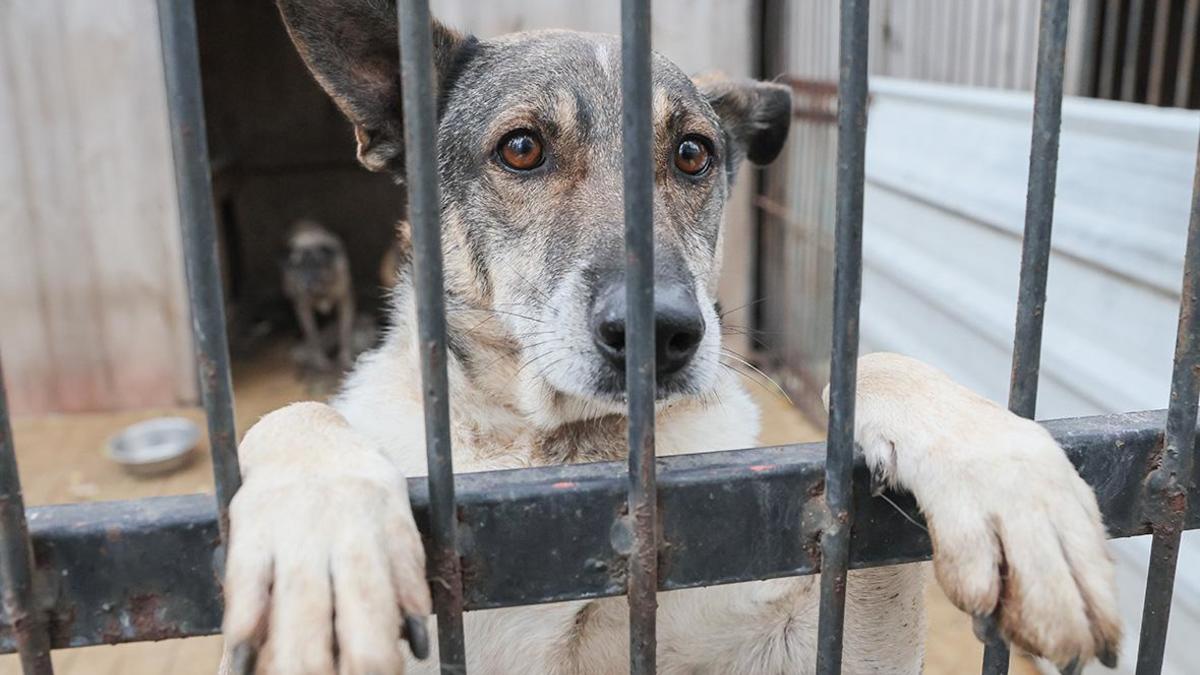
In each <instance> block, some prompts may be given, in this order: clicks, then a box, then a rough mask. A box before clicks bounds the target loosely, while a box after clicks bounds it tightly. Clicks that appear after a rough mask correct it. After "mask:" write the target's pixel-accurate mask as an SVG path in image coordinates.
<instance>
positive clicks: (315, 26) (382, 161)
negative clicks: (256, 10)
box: [276, 0, 473, 175]
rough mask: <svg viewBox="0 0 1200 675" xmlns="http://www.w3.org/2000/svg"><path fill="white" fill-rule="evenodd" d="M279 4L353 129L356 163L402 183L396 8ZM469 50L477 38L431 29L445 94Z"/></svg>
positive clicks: (373, 0)
mask: <svg viewBox="0 0 1200 675" xmlns="http://www.w3.org/2000/svg"><path fill="white" fill-rule="evenodd" d="M276 2H277V4H278V5H279V12H280V14H281V15H282V16H283V22H284V25H285V26H286V27H287V31H288V35H289V36H291V38H292V42H293V43H295V45H296V49H297V51H299V52H300V57H301V58H302V59H304V63H305V65H307V66H308V69H309V70H310V71H312V74H313V76H314V77H316V79H317V82H318V83H319V84H320V85H321V87H322V88H323V89H324V90H325V91H326V92H327V93H328V94H329V96H330V97H331V98H332V99H333V101H334V103H336V104H337V106H338V108H340V109H341V111H342V112H343V113H345V115H346V117H348V118H349V119H350V122H351V123H352V124H353V125H354V137H355V139H356V140H357V141H358V160H359V161H360V162H362V164H363V166H365V167H367V168H368V169H370V170H372V171H389V172H391V173H393V174H396V175H401V174H402V173H403V171H404V125H403V120H402V119H401V110H400V108H401V104H400V77H399V69H400V52H399V48H398V47H397V45H396V32H397V31H396V3H395V0H276ZM469 44H473V40H472V39H471V38H469V37H467V36H464V35H461V34H459V33H457V32H455V31H453V30H450V29H449V28H447V27H445V26H443V25H442V24H440V23H438V22H437V21H434V22H433V68H434V71H435V72H434V76H435V83H436V86H437V87H438V90H439V91H440V90H441V89H442V88H443V87H444V86H446V84H447V82H446V80H447V79H448V78H449V77H450V74H451V72H452V71H453V70H454V69H455V67H456V63H457V62H458V61H459V60H460V59H461V58H462V53H463V51H464V47H465V46H466V45H469ZM434 95H435V96H436V95H438V94H437V92H435V94H434Z"/></svg>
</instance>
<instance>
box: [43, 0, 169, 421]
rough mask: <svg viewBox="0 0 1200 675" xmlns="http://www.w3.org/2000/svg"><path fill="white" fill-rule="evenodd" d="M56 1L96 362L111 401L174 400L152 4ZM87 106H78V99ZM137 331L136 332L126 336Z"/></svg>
mask: <svg viewBox="0 0 1200 675" xmlns="http://www.w3.org/2000/svg"><path fill="white" fill-rule="evenodd" d="M60 4H61V5H62V6H63V9H64V11H63V14H62V16H63V19H64V22H63V25H62V32H63V34H64V36H66V39H65V44H66V46H67V51H66V58H67V59H68V60H69V65H68V68H67V82H68V86H69V87H70V89H71V90H72V92H73V95H74V97H75V101H76V105H74V106H71V107H70V109H69V111H68V112H69V114H70V115H71V125H72V127H73V128H74V129H76V130H77V133H76V136H75V138H76V147H75V154H76V157H77V164H78V166H79V171H80V184H79V186H78V188H77V194H78V198H79V200H80V202H81V204H82V206H83V211H84V213H85V218H86V220H85V226H86V228H87V230H88V231H89V232H90V234H91V236H90V237H88V238H87V241H88V242H89V243H90V250H89V251H88V252H87V253H88V255H89V257H90V258H91V261H92V265H93V269H94V273H95V279H96V283H97V284H98V286H99V288H100V289H102V292H101V294H99V297H98V298H97V299H96V301H97V302H98V303H99V309H98V312H97V315H98V318H99V323H100V330H101V332H102V334H103V341H102V345H103V347H104V353H103V357H102V358H103V359H104V361H105V362H106V363H108V364H110V378H111V387H112V390H111V393H110V396H111V399H110V401H109V402H108V405H104V402H97V403H99V404H100V405H99V406H97V407H111V408H118V409H125V408H137V407H144V406H150V405H164V404H170V403H174V402H175V400H176V397H177V392H178V391H179V385H180V384H183V383H189V384H190V382H189V381H190V373H189V372H188V371H187V369H186V368H184V367H181V366H186V365H188V364H190V363H191V358H190V354H189V353H188V352H187V351H185V349H186V345H187V344H188V343H187V341H185V340H182V339H181V334H182V335H186V332H187V313H186V311H187V310H186V305H185V302H184V299H183V288H182V285H183V284H182V282H183V270H182V269H181V267H180V262H181V253H180V249H179V242H178V237H179V234H178V233H179V225H178V210H177V205H176V201H175V185H174V180H173V178H172V173H171V171H170V157H171V148H170V142H169V140H168V135H167V133H168V132H167V126H166V108H165V104H166V99H165V95H164V93H163V90H162V84H161V82H162V79H161V78H162V75H161V72H162V71H161V60H160V58H159V54H158V42H157V40H156V39H154V38H155V37H156V36H157V16H156V13H155V9H154V5H153V3H151V2H143V1H131V0H123V1H121V2H112V3H95V2H91V1H90V0H68V1H66V2H63V3H60ZM84 102H86V104H84ZM130 336H137V339H129V338H130Z"/></svg>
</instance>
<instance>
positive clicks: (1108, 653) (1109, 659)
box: [1096, 645, 1117, 668]
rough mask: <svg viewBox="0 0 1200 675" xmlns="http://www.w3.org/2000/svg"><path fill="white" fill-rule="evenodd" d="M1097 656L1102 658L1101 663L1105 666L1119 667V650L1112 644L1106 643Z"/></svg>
mask: <svg viewBox="0 0 1200 675" xmlns="http://www.w3.org/2000/svg"><path fill="white" fill-rule="evenodd" d="M1096 658H1097V659H1099V660H1100V663H1101V664H1102V665H1103V666H1104V667H1105V668H1116V667H1117V650H1116V649H1115V648H1114V647H1113V646H1112V645H1104V648H1103V649H1101V650H1100V653H1099V654H1097V655H1096Z"/></svg>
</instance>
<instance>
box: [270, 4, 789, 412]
mask: <svg viewBox="0 0 1200 675" xmlns="http://www.w3.org/2000/svg"><path fill="white" fill-rule="evenodd" d="M279 4H280V8H281V10H282V13H283V17H284V19H285V22H286V23H287V25H288V29H289V32H290V34H291V36H292V39H293V41H294V42H295V43H296V45H297V48H298V49H299V51H300V54H301V56H302V57H303V58H304V60H305V62H306V63H307V64H308V66H309V68H310V69H311V70H312V71H313V73H314V75H315V76H316V78H317V80H318V81H319V82H320V83H321V85H322V86H323V87H324V88H325V90H326V91H327V92H328V93H329V94H330V95H331V96H332V97H333V99H334V101H335V102H336V103H337V105H338V107H339V108H341V110H342V111H343V112H344V113H345V114H346V116H347V117H349V119H350V121H351V123H352V124H353V125H354V131H355V137H356V138H357V140H358V157H359V160H360V161H361V162H362V163H363V165H364V166H366V167H367V168H369V169H371V170H374V171H385V172H390V173H392V174H394V175H395V176H397V178H398V179H402V178H403V171H404V166H403V165H404V145H403V122H402V118H401V104H400V82H399V79H398V67H399V66H398V51H397V46H396V35H397V30H396V18H395V8H394V6H393V3H391V2H386V1H372V0H279ZM713 29H714V30H719V27H716V26H714V27H713ZM433 31H434V42H433V44H434V55H433V56H434V69H435V78H436V82H437V92H436V96H437V97H438V101H437V107H438V114H439V131H438V155H439V167H440V178H441V198H442V214H441V216H442V227H443V250H444V254H445V269H446V291H447V304H448V307H449V309H450V312H451V313H450V315H449V319H450V325H451V331H452V334H451V343H452V347H453V346H454V343H455V342H456V340H457V341H458V342H459V344H460V345H461V344H462V341H465V340H469V339H473V338H474V337H475V336H478V335H482V334H486V335H490V336H491V339H492V341H493V342H495V341H497V340H499V341H501V342H504V343H505V344H506V345H507V346H506V347H505V348H506V349H507V350H508V351H509V352H510V355H511V357H512V358H511V359H510V364H511V365H512V366H514V368H513V370H511V371H510V372H509V373H508V375H509V376H510V380H509V381H511V382H513V383H514V386H516V387H518V389H520V392H521V393H520V398H521V399H522V400H523V401H524V402H525V403H526V404H529V405H533V406H538V405H542V406H557V407H558V408H560V409H562V410H565V409H566V408H569V407H571V406H572V405H573V406H574V407H575V408H576V409H579V410H582V409H589V410H591V411H593V412H598V411H601V410H609V411H611V410H616V409H619V406H620V405H621V402H622V401H623V397H624V388H625V365H624V360H625V323H624V322H625V279H624V272H623V269H624V261H625V256H624V243H623V242H624V226H623V202H622V174H621V167H622V155H623V148H622V131H621V49H620V40H619V38H617V37H614V36H607V35H593V34H585V33H577V32H569V31H540V32H533V33H518V34H514V35H508V36H503V37H500V38H497V39H494V40H487V41H478V40H475V39H474V38H471V37H466V36H463V35H459V34H457V33H455V32H453V31H451V30H449V29H447V28H445V27H443V26H441V25H439V24H436V23H435V24H434V26H433ZM652 70H653V110H652V116H653V122H654V147H653V154H654V167H655V168H654V171H655V182H654V214H653V216H654V240H655V251H654V256H655V288H654V296H655V301H654V315H655V339H656V345H657V377H658V396H659V398H660V399H669V398H673V397H678V396H687V395H698V394H703V393H706V392H707V391H709V390H711V388H712V387H713V386H714V384H715V382H716V380H717V373H718V369H719V355H720V339H721V330H720V326H719V317H718V316H717V314H716V311H715V309H714V301H715V294H716V288H717V276H718V271H719V262H720V256H721V240H722V228H721V219H722V211H723V209H724V206H725V202H726V200H727V199H728V196H729V192H730V186H731V184H732V181H733V179H734V175H735V173H736V171H737V168H738V165H739V164H740V163H741V161H742V160H743V159H749V160H750V161H751V162H754V163H756V164H765V163H767V162H770V161H771V160H773V159H774V158H775V156H776V155H777V154H778V153H779V151H780V149H781V147H782V144H783V142H784V139H785V138H786V136H787V131H788V126H789V122H790V118H791V95H790V92H789V91H788V89H786V88H785V87H783V86H781V85H777V84H772V83H765V82H756V81H751V80H731V79H728V78H724V77H720V76H710V77H703V78H697V79H692V78H689V77H687V76H686V75H684V74H683V73H682V72H681V71H680V70H679V68H677V67H676V66H675V65H674V64H672V63H671V62H670V61H668V60H667V59H665V58H663V57H662V56H659V55H657V54H656V55H654V57H653V63H652ZM476 311H478V312H479V313H476ZM460 314H461V315H463V316H469V318H467V319H460V318H459V316H460ZM481 322H486V323H487V326H485V327H481V326H480V325H479V324H480V323H481ZM498 329H499V334H497V330H498ZM460 356H462V355H461V354H460ZM489 362H490V360H489ZM468 366H469V364H468ZM480 366H481V367H482V366H487V367H489V368H492V367H493V365H492V364H491V363H487V364H480ZM568 401H569V402H573V403H570V404H567V403H565V402H568ZM580 403H583V405H582V406H580V405H579V404H580ZM564 406H565V407H564Z"/></svg>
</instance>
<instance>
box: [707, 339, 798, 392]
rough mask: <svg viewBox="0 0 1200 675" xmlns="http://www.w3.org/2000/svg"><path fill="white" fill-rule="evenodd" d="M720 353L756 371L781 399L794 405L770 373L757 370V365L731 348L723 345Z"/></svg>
mask: <svg viewBox="0 0 1200 675" xmlns="http://www.w3.org/2000/svg"><path fill="white" fill-rule="evenodd" d="M721 353H722V354H724V355H725V356H726V357H728V358H731V359H734V360H735V361H737V362H738V363H740V364H742V365H743V366H745V367H747V368H749V369H750V370H752V371H754V372H755V373H757V374H758V375H759V376H760V377H762V378H763V379H764V380H766V381H767V382H770V383H771V384H772V385H773V386H774V387H775V391H776V392H777V393H778V394H779V395H780V396H781V397H783V399H784V400H785V401H787V402H788V405H796V404H795V402H793V401H792V397H791V396H788V394H787V392H786V391H784V389H783V387H782V386H780V385H779V383H778V382H776V381H775V379H774V378H772V377H771V376H770V375H767V374H766V373H764V372H763V371H761V370H759V369H758V367H757V366H755V365H754V364H753V363H750V362H749V361H747V360H746V359H745V358H744V357H742V355H740V354H738V353H737V352H735V351H733V350H730V349H726V348H724V347H722V348H721Z"/></svg>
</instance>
